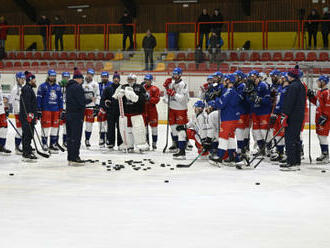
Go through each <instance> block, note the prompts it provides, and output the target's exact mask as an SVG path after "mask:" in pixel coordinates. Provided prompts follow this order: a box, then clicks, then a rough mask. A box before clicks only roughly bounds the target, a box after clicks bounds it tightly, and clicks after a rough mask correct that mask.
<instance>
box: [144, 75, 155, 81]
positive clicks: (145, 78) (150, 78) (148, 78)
mask: <svg viewBox="0 0 330 248" xmlns="http://www.w3.org/2000/svg"><path fill="white" fill-rule="evenodd" d="M153 79H154V77H153V76H152V75H151V74H146V75H145V76H144V80H150V81H152V80H153Z"/></svg>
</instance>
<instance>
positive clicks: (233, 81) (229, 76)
mask: <svg viewBox="0 0 330 248" xmlns="http://www.w3.org/2000/svg"><path fill="white" fill-rule="evenodd" d="M225 80H229V82H231V83H235V81H236V79H235V76H234V75H233V74H227V75H226V76H225Z"/></svg>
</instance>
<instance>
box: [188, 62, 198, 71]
mask: <svg viewBox="0 0 330 248" xmlns="http://www.w3.org/2000/svg"><path fill="white" fill-rule="evenodd" d="M196 70H197V68H196V64H195V63H189V64H188V71H196Z"/></svg>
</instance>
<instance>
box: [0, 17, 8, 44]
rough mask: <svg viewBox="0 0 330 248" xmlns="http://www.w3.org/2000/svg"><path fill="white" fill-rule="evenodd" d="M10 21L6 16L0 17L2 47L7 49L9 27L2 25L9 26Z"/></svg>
mask: <svg viewBox="0 0 330 248" xmlns="http://www.w3.org/2000/svg"><path fill="white" fill-rule="evenodd" d="M7 25H8V23H7V21H6V20H5V17H4V16H1V17H0V48H3V50H5V42H6V39H7V30H8V28H7V27H2V26H7Z"/></svg>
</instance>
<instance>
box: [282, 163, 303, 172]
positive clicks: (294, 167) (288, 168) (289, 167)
mask: <svg viewBox="0 0 330 248" xmlns="http://www.w3.org/2000/svg"><path fill="white" fill-rule="evenodd" d="M280 170H281V171H299V170H300V166H299V165H292V164H287V163H286V164H281V165H280Z"/></svg>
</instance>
